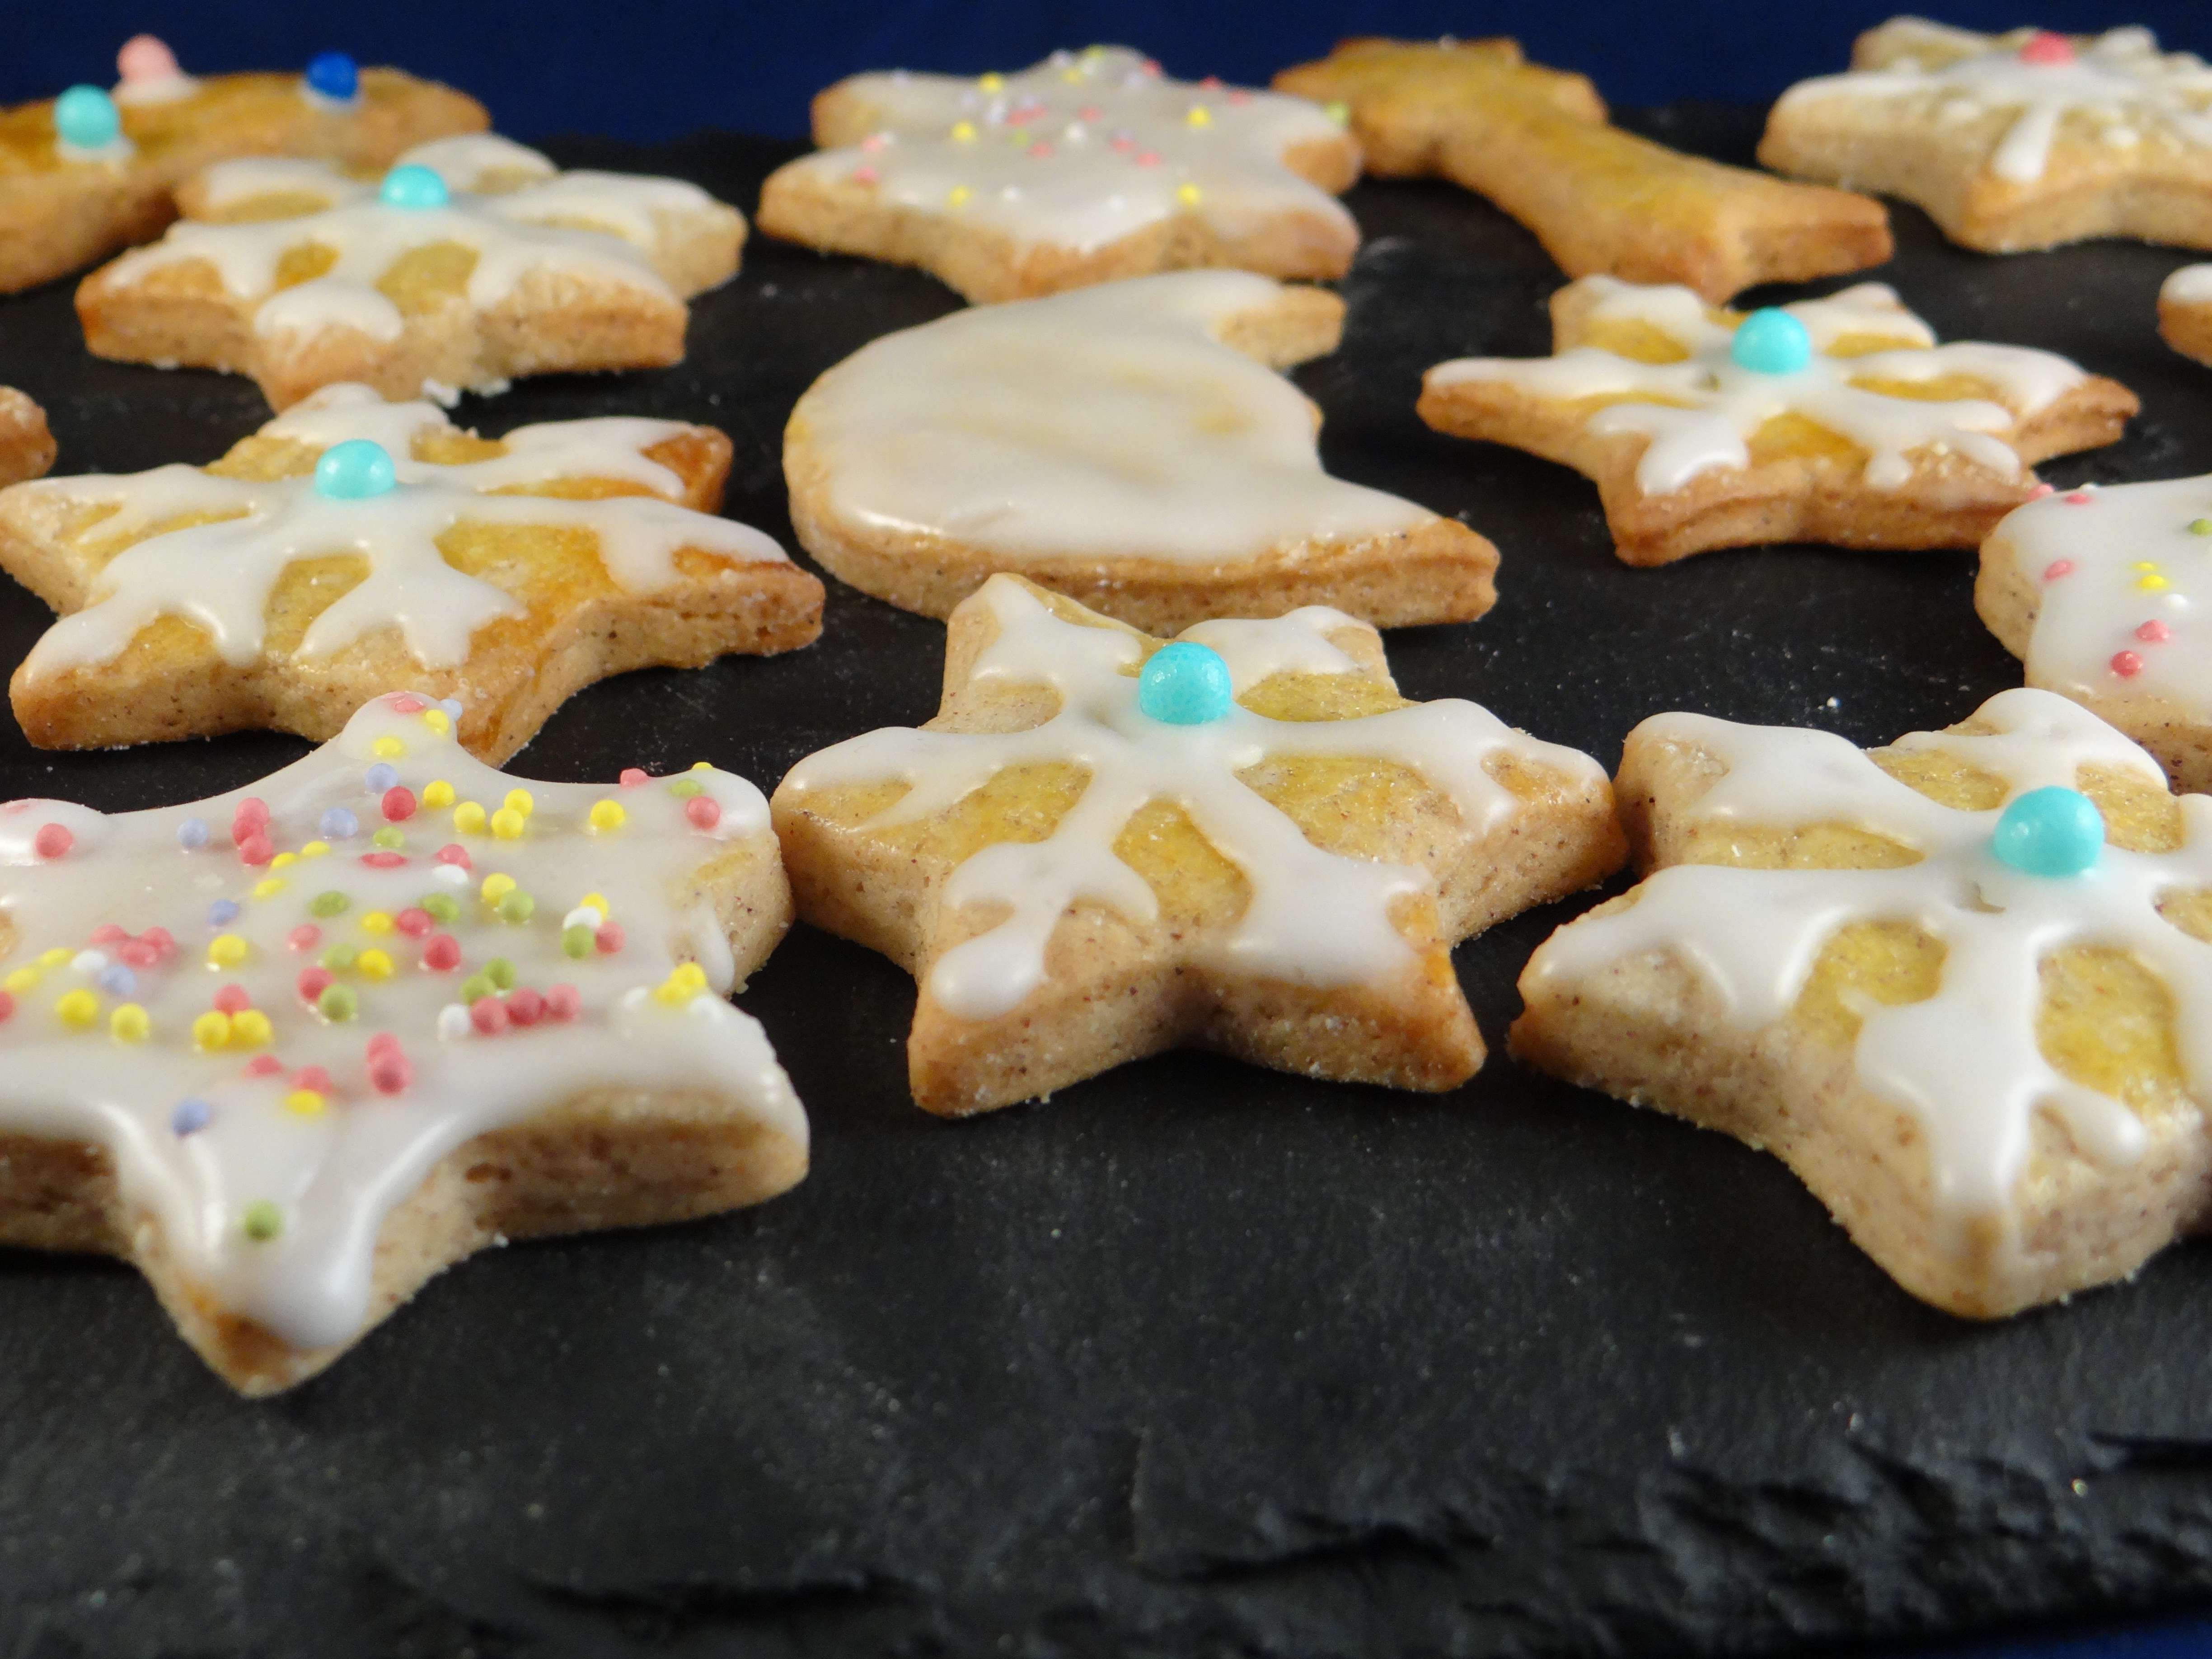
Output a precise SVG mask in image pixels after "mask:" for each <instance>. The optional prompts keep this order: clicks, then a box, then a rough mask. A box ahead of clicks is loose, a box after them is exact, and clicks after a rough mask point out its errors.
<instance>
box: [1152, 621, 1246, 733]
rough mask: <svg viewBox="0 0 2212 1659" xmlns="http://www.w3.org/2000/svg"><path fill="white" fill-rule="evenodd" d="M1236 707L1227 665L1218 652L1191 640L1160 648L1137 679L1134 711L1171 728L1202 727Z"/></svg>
mask: <svg viewBox="0 0 2212 1659" xmlns="http://www.w3.org/2000/svg"><path fill="white" fill-rule="evenodd" d="M1235 703H1236V696H1235V692H1234V688H1233V687H1232V686H1231V684H1230V682H1229V665H1228V664H1227V663H1225V662H1224V661H1222V660H1221V653H1219V652H1218V651H1216V650H1214V649H1213V648H1212V647H1210V646H1204V645H1200V644H1199V643H1197V642H1196V641H1193V640H1176V641H1174V642H1173V643H1172V644H1169V645H1164V646H1162V647H1160V648H1159V649H1158V650H1157V651H1155V652H1153V653H1152V656H1151V657H1150V658H1149V659H1146V663H1145V671H1144V672H1143V673H1141V674H1139V675H1138V676H1137V707H1138V708H1140V709H1142V710H1143V711H1144V712H1145V713H1146V714H1149V715H1151V716H1152V718H1153V719H1154V720H1164V721H1166V722H1167V723H1168V724H1169V725H1170V726H1203V725H1205V724H1206V722H1207V721H1208V720H1219V719H1221V718H1222V717H1223V716H1224V715H1225V714H1228V712H1229V711H1230V709H1231V708H1233V707H1234V706H1235Z"/></svg>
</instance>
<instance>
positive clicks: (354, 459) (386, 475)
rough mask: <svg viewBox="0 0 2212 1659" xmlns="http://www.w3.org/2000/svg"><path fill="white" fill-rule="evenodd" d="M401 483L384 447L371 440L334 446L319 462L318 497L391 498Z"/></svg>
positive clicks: (316, 491) (317, 477)
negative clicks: (375, 496)
mask: <svg viewBox="0 0 2212 1659" xmlns="http://www.w3.org/2000/svg"><path fill="white" fill-rule="evenodd" d="M395 483H398V478H397V477H395V476H394V475H393V473H392V457H391V456H389V455H387V454H386V453H384V446H383V445H382V444H380V443H372V442H371V441H369V440H368V439H367V438H349V439H347V440H346V441H344V442H343V443H342V444H332V445H331V447H329V448H328V449H326V450H325V451H324V452H323V453H322V459H319V460H318V461H317V462H316V463H315V494H317V495H321V496H324V497H325V498H326V499H328V500H330V501H367V500H368V499H369V498H370V497H371V496H373V495H388V494H389V493H390V492H391V490H392V486H393V485H394V484H395Z"/></svg>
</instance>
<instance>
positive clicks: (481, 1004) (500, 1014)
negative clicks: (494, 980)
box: [469, 997, 507, 1036]
mask: <svg viewBox="0 0 2212 1659" xmlns="http://www.w3.org/2000/svg"><path fill="white" fill-rule="evenodd" d="M469 1023H470V1024H472V1025H474V1026H475V1027H476V1028H477V1030H479V1031H482V1032H483V1034H484V1035H485V1036H498V1035H499V1034H500V1033H501V1031H504V1030H506V1029H507V1005H506V1004H505V1003H503V1002H501V1000H499V999H498V998H497V997H478V998H477V1000H475V1001H474V1002H472V1003H471V1004H470V1005H469Z"/></svg>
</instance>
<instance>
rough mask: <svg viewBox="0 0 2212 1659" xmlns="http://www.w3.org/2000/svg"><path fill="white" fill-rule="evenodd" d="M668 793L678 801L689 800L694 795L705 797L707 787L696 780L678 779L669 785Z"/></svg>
mask: <svg viewBox="0 0 2212 1659" xmlns="http://www.w3.org/2000/svg"><path fill="white" fill-rule="evenodd" d="M668 793H670V794H671V795H673V796H675V797H676V799H678V800H689V799H691V797H692V796H694V795H703V794H704V793H707V786H706V785H705V784H703V783H702V782H700V781H699V780H698V779H696V778H678V779H676V780H675V781H672V782H671V783H670V784H669V786H668Z"/></svg>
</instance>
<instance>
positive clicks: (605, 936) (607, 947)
mask: <svg viewBox="0 0 2212 1659" xmlns="http://www.w3.org/2000/svg"><path fill="white" fill-rule="evenodd" d="M592 944H594V945H598V946H599V951H600V953H601V954H602V955H605V956H610V957H611V956H612V955H613V954H614V953H615V952H616V951H619V950H621V949H622V948H623V930H622V923H620V922H618V921H609V922H602V923H601V924H600V925H599V932H598V933H594V934H592Z"/></svg>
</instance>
